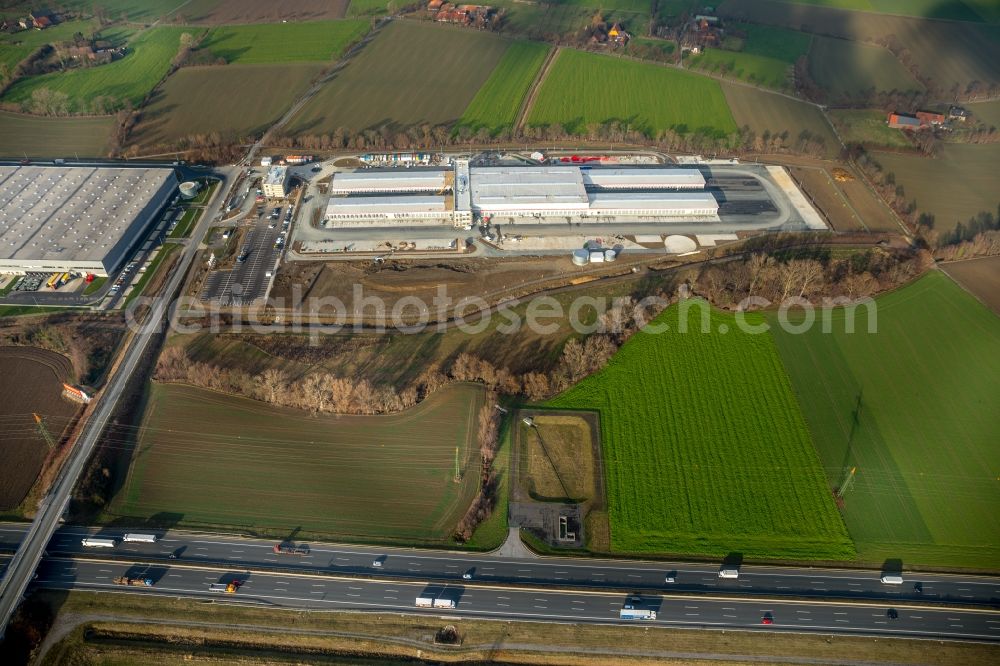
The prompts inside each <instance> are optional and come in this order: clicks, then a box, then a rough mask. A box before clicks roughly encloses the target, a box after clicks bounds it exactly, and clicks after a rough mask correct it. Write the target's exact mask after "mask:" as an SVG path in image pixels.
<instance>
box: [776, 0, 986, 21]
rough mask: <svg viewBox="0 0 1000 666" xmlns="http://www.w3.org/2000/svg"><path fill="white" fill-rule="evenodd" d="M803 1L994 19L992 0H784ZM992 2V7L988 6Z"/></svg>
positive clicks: (904, 13) (942, 16)
mask: <svg viewBox="0 0 1000 666" xmlns="http://www.w3.org/2000/svg"><path fill="white" fill-rule="evenodd" d="M787 1H789V2H794V3H797V4H803V5H820V6H823V7H833V8H836V9H852V10H860V11H866V12H880V13H885V14H899V15H901V16H916V17H919V18H936V19H950V20H953V21H983V20H996V12H995V5H994V4H992V2H991V0H947V1H945V2H942V0H787ZM991 5H992V6H993V10H990V7H991Z"/></svg>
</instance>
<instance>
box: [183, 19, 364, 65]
mask: <svg viewBox="0 0 1000 666" xmlns="http://www.w3.org/2000/svg"><path fill="white" fill-rule="evenodd" d="M368 29H369V24H368V21H365V20H343V21H314V22H310V23H263V24H254V25H229V26H222V27H219V28H213V29H212V30H211V32H209V33H208V36H206V37H205V39H204V40H203V41H202V43H201V48H202V49H207V50H209V51H211V52H212V53H213V54H214V55H215V56H216V57H221V58H225V59H226V61H227V62H230V63H236V64H241V65H252V64H264V63H282V62H326V61H328V60H330V59H331V58H334V57H336V56H339V55H340V54H341V53H343V52H344V50H345V49H346V48H347V47H348V46H350V45H351V44H353V43H354V42H357V41H358V40H359V39H361V38H362V37H364V35H365V34H366V33H367V32H368Z"/></svg>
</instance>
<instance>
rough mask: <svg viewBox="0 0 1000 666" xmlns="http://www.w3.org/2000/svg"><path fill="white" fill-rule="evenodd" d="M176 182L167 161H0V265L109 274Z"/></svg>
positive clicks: (8, 268)
mask: <svg viewBox="0 0 1000 666" xmlns="http://www.w3.org/2000/svg"><path fill="white" fill-rule="evenodd" d="M176 190H177V178H176V177H175V176H174V172H173V170H172V169H111V168H93V167H36V166H22V167H2V166H0V272H4V273H26V272H29V271H41V272H45V271H79V272H87V273H94V274H96V275H108V274H109V273H111V272H113V271H114V270H115V269H116V268H118V267H119V266H120V265H121V264H123V263H124V262H125V260H126V258H127V256H128V253H129V251H130V250H131V249H132V248H133V247H134V245H135V244H136V241H138V240H139V239H140V238H141V237H142V234H143V232H145V231H146V229H147V228H148V227H149V226H150V223H151V222H153V220H154V218H155V217H156V215H157V213H158V212H159V211H160V209H162V208H163V206H165V205H166V204H167V203H168V202H169V201H170V199H171V197H172V196H173V195H174V192H175V191H176Z"/></svg>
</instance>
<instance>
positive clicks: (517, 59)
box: [458, 42, 551, 134]
mask: <svg viewBox="0 0 1000 666" xmlns="http://www.w3.org/2000/svg"><path fill="white" fill-rule="evenodd" d="M550 48H551V47H550V46H548V45H547V44H538V43H537V42H514V43H513V44H511V45H510V48H508V49H507V52H506V53H504V54H503V58H501V59H500V62H499V63H498V64H497V66H496V69H494V70H493V73H492V74H491V75H490V78H488V79H487V80H486V83H484V84H483V87H482V88H480V89H479V92H478V93H476V96H475V97H474V98H473V99H472V102H471V103H470V104H469V107H468V108H467V109H466V110H465V113H463V114H462V117H461V119H460V120H459V121H458V122H459V125H464V126H466V127H469V128H470V129H472V130H477V129H479V128H480V127H486V128H487V129H489V130H490V131H491V132H492V133H494V134H496V133H497V132H499V131H501V130H503V129H510V128H511V127H513V125H514V121H515V120H516V119H517V112H518V110H519V109H520V108H521V104H522V103H523V102H524V97H525V95H527V94H528V90H529V89H530V88H531V84H532V82H534V80H535V77H536V76H538V70H540V69H541V67H542V63H544V62H545V56H546V54H548V52H549V49H550Z"/></svg>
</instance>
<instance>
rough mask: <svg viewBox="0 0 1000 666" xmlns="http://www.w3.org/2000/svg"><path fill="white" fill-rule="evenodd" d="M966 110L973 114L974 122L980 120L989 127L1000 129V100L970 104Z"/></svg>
mask: <svg viewBox="0 0 1000 666" xmlns="http://www.w3.org/2000/svg"><path fill="white" fill-rule="evenodd" d="M965 108H966V109H968V110H969V111H970V112H971V113H972V119H973V120H978V121H979V122H981V123H983V124H984V125H986V126H987V127H996V128H997V129H1000V100H994V101H992V102H979V103H977V104H968V105H966V107H965ZM966 122H968V121H966Z"/></svg>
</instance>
